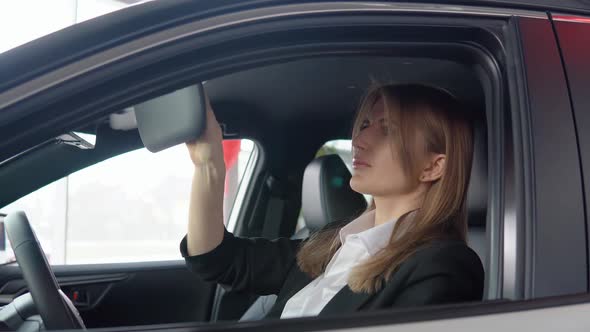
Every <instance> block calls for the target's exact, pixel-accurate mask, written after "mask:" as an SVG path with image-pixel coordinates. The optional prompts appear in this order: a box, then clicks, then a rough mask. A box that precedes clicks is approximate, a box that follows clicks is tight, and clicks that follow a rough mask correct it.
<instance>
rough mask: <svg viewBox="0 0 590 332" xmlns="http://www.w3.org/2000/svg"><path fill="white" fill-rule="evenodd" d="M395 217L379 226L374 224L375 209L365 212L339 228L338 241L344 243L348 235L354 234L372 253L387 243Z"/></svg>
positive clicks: (395, 220)
mask: <svg viewBox="0 0 590 332" xmlns="http://www.w3.org/2000/svg"><path fill="white" fill-rule="evenodd" d="M396 222H397V219H392V220H390V221H388V222H385V223H383V224H381V225H379V226H375V227H373V225H374V224H375V210H372V211H369V212H366V213H364V214H362V215H361V216H360V217H358V218H356V219H355V220H353V221H351V222H350V223H348V224H347V225H346V226H344V227H342V228H341V229H340V234H339V235H340V243H342V244H343V245H344V243H345V242H346V238H347V237H348V236H349V235H352V234H356V235H357V236H356V237H357V238H358V239H359V240H360V242H361V243H362V244H363V246H364V247H365V248H366V249H367V250H368V252H369V253H370V254H371V255H372V254H374V253H375V252H377V251H379V250H380V249H382V248H384V247H385V246H386V245H387V244H388V243H389V239H390V237H391V233H392V232H393V228H394V227H395V223H396Z"/></svg>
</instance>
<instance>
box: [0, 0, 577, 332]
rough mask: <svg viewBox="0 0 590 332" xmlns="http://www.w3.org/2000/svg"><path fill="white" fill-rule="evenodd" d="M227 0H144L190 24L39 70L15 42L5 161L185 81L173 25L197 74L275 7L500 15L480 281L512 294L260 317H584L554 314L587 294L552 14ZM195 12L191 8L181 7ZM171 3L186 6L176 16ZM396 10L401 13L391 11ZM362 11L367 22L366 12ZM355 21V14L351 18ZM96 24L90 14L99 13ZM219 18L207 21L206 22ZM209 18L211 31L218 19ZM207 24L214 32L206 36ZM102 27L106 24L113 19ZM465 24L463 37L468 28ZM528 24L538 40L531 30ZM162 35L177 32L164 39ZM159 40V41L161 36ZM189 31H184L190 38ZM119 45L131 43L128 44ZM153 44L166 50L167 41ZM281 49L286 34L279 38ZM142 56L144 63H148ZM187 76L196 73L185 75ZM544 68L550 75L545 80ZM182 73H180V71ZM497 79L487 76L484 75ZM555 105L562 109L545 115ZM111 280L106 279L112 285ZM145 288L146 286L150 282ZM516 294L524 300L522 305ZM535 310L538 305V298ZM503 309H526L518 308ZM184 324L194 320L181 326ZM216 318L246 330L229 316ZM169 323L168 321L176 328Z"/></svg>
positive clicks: (537, 321) (413, 321)
mask: <svg viewBox="0 0 590 332" xmlns="http://www.w3.org/2000/svg"><path fill="white" fill-rule="evenodd" d="M227 4H229V2H219V3H216V4H215V5H212V4H210V3H208V4H198V5H197V4H178V5H177V6H175V5H173V4H170V3H169V2H168V3H167V4H149V5H148V6H147V7H145V8H140V9H146V10H147V12H146V14H145V15H146V16H145V17H143V18H145V19H146V20H147V22H148V23H145V24H146V26H150V25H149V19H150V17H151V19H153V21H152V23H155V22H156V21H157V22H158V23H160V24H162V26H163V25H164V23H163V22H165V18H166V17H167V18H170V17H174V16H176V17H175V18H178V17H183V18H184V19H185V20H186V21H185V22H189V21H190V20H191V19H192V20H194V22H193V21H191V23H193V24H192V25H190V24H187V26H181V25H179V26H177V27H173V24H172V23H170V22H169V25H168V26H167V28H169V29H170V30H166V32H167V34H165V33H164V32H163V31H164V30H162V33H161V34H158V32H156V31H154V30H155V29H156V28H155V27H154V26H150V27H149V28H146V29H148V30H149V29H154V30H151V32H150V33H152V35H148V33H147V32H145V31H144V30H142V33H143V34H144V35H142V38H143V39H142V38H140V37H138V36H139V35H140V33H139V32H138V31H134V30H133V29H131V28H129V29H130V32H128V34H126V35H125V36H126V38H127V39H126V40H125V38H119V39H116V38H114V37H113V36H106V37H104V40H103V41H102V43H100V42H98V43H95V45H96V44H98V45H102V47H103V48H102V49H101V50H100V51H98V50H97V49H100V47H95V48H93V49H92V52H91V51H90V50H89V49H88V48H85V47H82V46H80V45H81V44H76V48H77V49H72V50H71V52H73V53H74V54H76V55H77V56H78V58H76V61H74V60H73V57H69V58H67V60H68V61H71V63H66V60H62V59H59V60H58V59H57V58H53V59H51V61H48V64H47V65H46V66H45V67H41V66H40V65H38V64H37V65H35V64H34V62H31V60H28V59H23V60H21V61H16V60H15V58H16V57H17V56H18V55H20V54H21V53H18V52H14V53H12V54H11V55H10V56H11V58H8V59H10V60H14V61H15V66H14V68H12V70H14V72H15V75H14V76H13V78H12V79H10V80H8V81H6V82H3V83H2V85H1V86H0V89H1V90H0V91H1V92H0V105H2V106H3V109H2V111H3V116H2V117H1V118H0V128H2V129H3V130H2V136H1V138H2V139H1V140H0V155H1V156H2V158H3V159H2V160H4V159H7V158H11V157H14V154H15V153H16V152H17V151H20V150H21V149H22V146H30V147H33V146H35V144H36V143H38V142H39V141H43V140H47V139H50V138H52V137H55V136H56V135H57V134H59V133H61V132H62V131H63V130H65V129H66V128H69V127H72V126H75V124H77V123H81V122H82V120H81V117H82V118H83V117H90V116H92V115H96V114H99V113H100V112H103V113H104V114H107V113H108V112H109V111H112V110H113V109H115V108H116V107H118V106H121V105H124V104H125V103H127V104H128V103H131V102H132V101H137V100H140V99H141V98H147V97H148V96H149V95H150V93H152V94H156V93H157V92H163V90H165V89H173V88H174V87H175V84H176V86H180V85H182V83H184V82H178V81H177V82H176V83H170V77H169V76H166V75H164V74H162V73H163V72H166V73H170V72H172V71H174V70H178V68H179V67H182V66H183V65H186V62H185V63H183V62H182V60H183V59H185V58H182V57H178V58H176V59H174V60H175V61H169V62H166V59H168V58H166V57H165V56H164V55H165V54H166V52H165V51H170V52H171V50H172V49H174V48H173V47H172V46H174V47H176V48H175V49H174V51H175V52H176V53H177V55H178V53H180V50H182V49H183V48H184V49H186V48H188V46H189V45H190V43H189V40H188V38H187V39H185V40H181V38H178V39H179V40H175V38H176V37H177V36H181V35H182V36H186V35H190V34H191V33H193V34H195V35H197V36H199V37H202V38H198V42H199V45H200V46H201V47H202V49H199V51H200V52H193V53H191V54H188V55H186V58H189V55H190V57H191V58H192V59H191V61H194V59H195V58H194V57H198V56H200V57H202V58H198V59H199V60H200V61H198V63H199V66H200V67H199V66H196V67H194V68H193V69H194V70H195V72H197V70H200V72H197V73H200V74H202V73H203V72H205V73H206V72H207V70H210V71H212V70H213V69H212V68H215V69H216V70H217V71H218V72H217V74H219V73H221V72H223V70H226V71H227V70H229V69H228V68H230V69H231V68H232V67H231V64H232V63H233V62H235V57H232V55H233V53H237V52H238V51H240V52H243V53H242V54H240V55H241V56H243V57H244V58H247V57H248V56H249V57H250V60H251V61H254V60H253V58H255V57H256V56H259V54H257V53H256V52H252V53H248V51H251V49H250V48H249V47H250V46H252V45H263V46H269V45H270V46H272V45H273V42H272V40H270V41H269V40H267V39H254V38H250V39H248V37H252V31H260V30H257V29H261V27H260V26H256V27H252V26H247V25H246V29H235V30H232V29H227V30H225V29H226V28H227V27H228V26H231V24H232V23H233V24H235V25H238V22H239V23H240V24H241V23H243V22H255V21H256V20H261V21H262V20H265V19H268V18H270V17H273V18H274V17H277V16H281V17H284V18H285V21H287V20H286V18H297V24H302V22H304V20H303V18H306V19H310V22H309V24H311V23H313V24H314V25H321V24H326V22H328V20H327V18H326V17H323V16H322V15H323V14H325V13H332V14H333V13H340V14H344V13H353V14H359V15H358V16H357V17H355V19H359V17H360V14H361V13H364V14H367V13H371V14H372V13H375V12H378V13H380V14H383V16H384V17H389V16H391V17H395V18H398V19H400V20H401V22H404V20H405V19H406V16H409V15H408V13H414V14H415V15H417V16H418V15H419V14H423V13H425V12H426V13H428V14H429V15H426V18H424V17H420V18H421V19H423V20H424V21H422V24H423V25H426V22H429V24H434V23H433V22H432V21H428V19H429V18H432V17H439V16H440V17H443V18H445V19H447V20H448V19H453V24H459V23H457V22H459V21H460V22H462V23H463V24H467V23H468V24H467V25H469V26H470V27H473V25H477V23H478V22H483V23H482V24H486V25H487V24H489V25H488V26H487V27H488V28H489V30H494V31H497V30H495V29H497V28H498V26H496V25H494V24H493V23H494V22H490V21H487V20H486V19H488V18H490V17H492V18H494V19H496V20H498V21H500V22H501V23H502V25H501V28H502V29H503V31H504V32H506V34H505V35H502V36H503V37H504V39H503V40H502V41H501V42H502V43H503V44H502V46H503V48H501V49H499V50H496V51H498V52H500V54H501V55H502V57H501V58H502V59H501V61H499V62H497V63H493V64H492V65H493V66H501V67H502V70H501V71H499V74H500V76H501V77H498V82H500V86H497V87H496V89H494V90H493V91H494V93H495V94H493V96H494V98H497V99H491V100H490V101H489V103H490V104H489V105H492V106H490V107H492V109H493V110H494V112H493V113H491V114H490V115H489V116H490V118H489V121H490V123H493V126H492V127H491V128H490V129H491V131H492V132H491V134H490V138H491V139H492V142H491V143H492V147H493V148H492V150H491V152H490V156H492V157H494V158H491V159H492V162H493V163H494V164H493V166H490V170H491V172H490V174H491V175H492V181H493V182H492V186H491V187H492V189H491V193H492V194H491V197H492V198H491V199H490V202H489V203H490V204H491V206H492V211H493V212H491V213H493V215H492V216H490V220H493V221H495V220H498V222H499V224H498V225H496V224H495V223H494V224H492V225H490V227H491V230H492V234H491V235H490V238H491V241H492V245H491V247H492V249H494V250H492V252H491V253H492V255H494V256H493V257H492V258H491V261H492V263H491V266H493V267H494V269H493V270H492V271H491V273H492V274H491V275H490V276H489V278H492V279H493V280H494V283H493V284H492V286H491V288H490V289H488V293H489V294H491V295H493V296H490V298H492V299H501V298H505V299H514V300H516V301H514V302H512V303H505V302H500V303H497V302H491V303H483V304H474V305H472V306H460V305H459V306H450V307H441V308H423V309H412V310H401V311H399V312H395V313H391V312H382V313H366V314H363V315H359V316H355V317H337V318H334V319H331V318H327V319H324V320H320V319H316V318H309V319H301V320H295V321H284V322H275V323H273V324H271V325H270V326H271V327H270V328H271V329H272V328H275V329H277V330H278V329H281V328H290V329H292V330H295V329H297V328H302V329H309V330H329V329H337V328H355V327H356V328H358V329H359V330H360V329H366V328H367V326H371V327H370V328H371V329H373V330H379V329H389V328H391V327H392V326H395V324H399V323H405V324H404V325H403V328H405V329H416V330H419V329H423V330H428V329H430V330H434V329H436V330H438V331H440V327H441V324H445V327H447V328H449V329H451V328H453V329H455V328H456V329H461V328H463V329H466V328H474V327H477V328H479V329H482V330H483V329H488V330H492V329H493V330H497V329H502V328H506V329H509V328H511V327H514V325H513V324H515V322H516V324H522V325H527V326H529V327H539V328H543V327H544V326H546V325H543V324H547V319H549V317H551V318H553V319H554V318H555V317H556V316H555V315H557V314H562V316H559V318H561V319H563V320H569V319H580V320H578V321H582V322H583V321H584V320H583V317H581V316H580V312H579V311H575V310H570V311H569V315H565V314H564V311H566V310H568V309H572V308H571V307H572V306H574V305H576V304H579V303H583V300H582V299H581V298H580V297H568V296H569V295H570V294H576V293H580V292H585V291H586V290H587V275H586V272H585V271H586V264H587V263H586V260H587V258H586V251H585V248H586V239H585V231H584V230H585V228H584V227H585V223H584V216H583V214H584V212H583V206H582V204H581V202H582V190H581V184H580V183H581V174H580V169H579V165H578V157H579V156H578V151H577V149H576V137H575V135H574V134H572V133H571V131H572V129H573V126H574V124H573V121H572V116H571V109H570V108H569V103H568V98H569V96H568V90H567V85H566V82H565V76H564V74H563V69H562V68H561V62H560V58H559V52H558V49H557V44H556V41H555V37H554V35H553V32H552V28H551V22H550V20H549V19H548V17H547V15H546V14H545V13H544V12H542V11H515V10H510V9H503V8H479V7H476V8H470V9H472V10H471V11H465V10H463V9H460V8H459V9H458V8H457V7H453V6H442V7H420V6H419V5H418V6H412V5H409V6H407V7H404V5H403V4H401V5H399V6H396V5H391V6H387V5H383V4H375V3H370V2H367V3H366V4H363V3H352V4H349V3H347V4H340V3H333V4H326V3H321V4H313V3H306V4H305V5H298V4H291V5H288V6H287V5H285V6H283V7H281V6H278V5H277V6H275V7H264V6H263V5H260V3H257V4H256V5H260V7H256V6H255V3H254V2H252V3H247V2H243V3H239V4H238V5H235V7H232V5H229V6H228V7H224V6H225V5H227ZM160 6H161V7H160ZM193 6H194V7H193ZM140 9H136V10H129V11H127V12H126V13H123V14H129V15H130V16H133V15H139V14H140V11H139V10H140ZM148 9H149V10H148ZM475 9H477V10H475ZM156 10H162V12H161V15H157V14H156V13H157V11H156ZM191 10H193V11H194V13H192V14H188V13H190V11H191ZM224 10H225V11H226V12H224V14H225V15H229V16H225V17H224V16H223V15H222V14H221V13H222V12H223V11H224ZM258 10H260V11H258ZM180 12H183V13H187V14H186V15H185V16H183V15H182V14H181V13H180ZM402 13H403V14H404V15H401V14H402ZM306 14H307V15H308V16H306ZM120 15H122V14H119V16H117V15H113V16H111V17H108V18H105V19H104V21H101V22H102V23H105V22H107V21H108V20H110V19H114V18H115V17H116V18H118V19H120V18H123V16H120ZM150 15H153V16H150ZM216 15H219V17H217V16H216ZM232 15H235V16H232ZM430 15H431V16H430ZM344 16H345V15H344ZM197 18H198V19H197ZM205 18H207V19H205ZM316 18H320V19H321V20H315V21H314V20H313V19H316ZM371 18H372V19H373V22H374V21H375V17H371ZM224 19H225V20H224ZM345 19H348V20H351V17H350V16H347V17H345ZM494 19H492V21H493V20H494ZM131 21H133V19H131ZM177 21H182V20H180V19H178V20H177ZM343 21H345V20H343ZM135 22H136V23H137V21H135ZM345 22H346V21H345ZM349 22H350V21H349ZM355 22H358V21H356V20H355ZM92 23H93V24H99V21H96V22H92ZM215 23H216V24H217V25H214V24H215ZM266 23H268V22H266ZM271 23H273V24H276V23H277V22H271ZM398 24H399V22H398ZM270 25H271V24H268V25H267V26H266V27H265V28H267V29H268V27H269V26H270ZM89 26H90V25H87V27H89ZM340 26H342V22H340ZM159 27H161V26H159ZM213 27H217V28H218V29H219V30H214V28H213ZM221 27H223V28H224V29H221ZM123 28H124V27H123ZM282 28H284V27H282ZM162 29H164V28H162ZM248 29H251V30H248ZM502 29H498V30H502ZM210 30H214V33H212V32H211V31H210ZM106 31H107V32H109V33H111V34H113V35H116V34H115V31H113V30H109V29H107V30H106ZM273 32H276V31H273ZM478 32H479V30H478ZM120 33H121V32H120ZM183 33H184V34H185V35H183ZM466 35H469V34H468V33H466ZM538 35H542V36H544V38H542V39H541V40H536V39H535V38H536V36H538ZM170 36H173V37H172V38H169V37H170ZM228 36H231V39H237V40H238V41H239V43H237V42H236V43H234V44H231V43H229V42H228V43H226V44H221V43H220V44H221V46H223V47H221V46H220V45H216V44H215V43H216V42H218V43H219V42H220V41H222V40H223V41H227V40H229V39H230V38H229V37H228ZM238 36H239V37H238ZM148 37H149V38H148ZM167 37H168V38H169V39H166V38H167ZM82 38H83V36H82V35H80V36H72V40H74V41H78V42H79V43H82ZM134 38H136V39H134ZM224 38H226V39H224ZM239 38H243V40H240V39H239ZM114 40H116V42H115V41H114ZM195 40H197V39H195ZM195 40H191V41H192V42H193V43H194V42H195ZM254 40H257V42H256V43H255V44H248V43H246V42H245V41H249V42H253V41H254ZM274 40H275V41H276V40H277V39H274ZM278 40H280V39H278ZM44 41H45V42H47V43H49V42H50V41H52V39H51V38H48V39H45V40H44ZM281 41H285V40H281ZM95 42H96V40H95ZM126 42H127V43H128V44H125V43H126ZM175 42H178V43H175ZM180 42H185V43H184V44H182V43H180ZM491 42H492V43H494V42H495V41H493V40H492V41H491ZM264 43H267V44H264ZM64 45H69V44H64ZM162 45H167V46H169V47H168V48H165V47H163V46H162ZM192 46H193V47H194V45H192ZM207 46H209V48H207ZM216 46H217V48H216ZM281 46H284V45H283V44H281ZM38 47H41V46H40V44H35V45H29V46H28V47H27V48H22V49H21V50H20V51H19V52H31V51H33V50H36V49H38ZM70 47H71V46H70ZM86 47H88V46H86ZM146 50H149V52H148V51H146ZM93 52H95V53H93ZM101 52H102V53H101ZM501 52H506V53H501ZM168 56H169V58H172V56H171V55H169V54H168ZM283 56H284V54H283ZM105 59H106V60H105ZM114 59H116V61H115V60H114ZM162 59H164V60H162ZM185 60H186V59H185ZM187 61H188V60H187ZM74 62H75V64H76V65H75V66H74V65H73V63H74ZM156 64H157V65H156ZM148 66H149V68H150V70H145V67H148ZM224 66H225V68H224ZM91 68H92V70H91ZM97 68H98V69H100V70H97ZM195 68H196V69H195ZM220 68H221V69H220ZM17 73H18V74H17ZM496 74H498V73H496ZM197 76H198V75H197V74H195V76H194V77H197ZM545 77H549V78H550V79H549V80H546V79H545ZM185 79H186V80H187V81H188V79H187V78H186V77H185ZM58 83H59V84H58ZM495 83H497V82H492V83H490V84H491V85H493V84H495ZM101 84H102V85H101ZM121 86H125V87H126V88H125V91H124V92H125V93H121V92H120V90H121V89H120V87H121ZM156 86H157V87H156ZM117 88H118V89H117ZM117 90H118V91H119V94H117ZM122 95H124V96H122ZM116 97H118V98H116ZM89 100H90V101H91V102H89ZM47 104H49V105H50V106H51V107H49V106H47ZM60 107H62V108H60ZM555 109H557V110H559V112H557V111H555V112H553V110H555ZM31 124H33V125H31ZM4 129H5V130H4ZM557 139H559V140H560V141H559V144H555V142H554V140H557ZM17 144H19V146H17ZM555 153H557V158H556V157H555V156H556V155H555ZM496 176H497V177H496ZM556 179H558V180H559V181H557V180H556ZM557 185H562V186H563V187H564V188H566V189H567V190H563V191H560V192H557V191H556V190H554V188H555V187H556V186H557ZM555 220H564V222H563V223H561V224H556V223H555ZM555 237H557V238H560V239H567V243H566V241H565V240H562V241H554V238H555ZM582 249H583V250H582ZM150 268H153V266H148V269H150ZM176 271H178V270H176ZM103 272H108V273H107V275H108V276H109V277H111V278H115V277H116V276H117V275H118V274H120V273H122V272H125V271H124V270H121V269H120V270H117V269H111V270H109V269H104V270H102V271H101V270H100V269H99V270H93V273H94V274H98V273H100V274H101V275H102V274H103ZM150 280H153V279H150ZM116 281H117V280H108V282H116ZM119 281H120V280H119ZM185 281H186V280H185ZM151 285H152V287H153V285H154V284H153V281H152V283H151ZM127 286H128V287H130V288H132V287H133V284H131V283H130V284H128V285H127ZM146 287H147V283H146ZM545 296H565V298H558V299H552V300H547V301H543V300H541V302H535V301H536V300H538V299H542V298H543V297H545ZM521 300H528V301H522V302H519V301H521ZM565 305H569V307H565ZM540 307H542V308H543V309H539V308H540ZM547 308H550V309H547ZM533 309H538V310H533ZM543 310H554V311H553V313H554V315H553V316H549V315H545V313H546V311H543ZM513 311H527V312H526V313H521V314H520V315H519V314H517V313H513ZM437 319H444V320H441V321H439V320H437ZM586 319H587V318H586ZM423 320H429V322H423ZM257 324H258V325H257ZM377 325H379V326H377ZM383 325H391V326H383ZM187 326H189V327H190V326H194V325H184V326H179V327H178V328H179V329H180V328H186V327H187ZM225 327H227V328H228V329H229V328H234V327H236V328H242V327H240V326H239V325H231V324H228V325H226V326H225ZM167 328H168V329H172V327H167ZM248 328H249V329H250V330H254V329H261V328H268V327H267V326H266V325H264V323H262V322H261V323H251V325H249V326H248V327H246V328H245V329H246V330H247V329H248ZM400 328H402V326H400Z"/></svg>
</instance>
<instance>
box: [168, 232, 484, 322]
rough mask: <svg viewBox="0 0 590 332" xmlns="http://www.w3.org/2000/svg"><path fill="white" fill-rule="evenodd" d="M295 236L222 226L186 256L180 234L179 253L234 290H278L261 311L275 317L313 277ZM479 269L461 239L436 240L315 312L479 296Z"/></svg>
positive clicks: (195, 267) (204, 276)
mask: <svg viewBox="0 0 590 332" xmlns="http://www.w3.org/2000/svg"><path fill="white" fill-rule="evenodd" d="M300 243H301V240H291V239H287V238H279V239H276V240H268V239H264V238H251V239H247V238H239V237H235V236H234V235H233V234H232V233H229V232H228V231H227V230H226V231H225V234H224V237H223V241H222V242H221V244H219V246H217V247H216V248H215V249H213V250H211V251H210V252H207V253H205V254H202V255H195V256H188V254H187V248H186V236H185V237H184V238H183V239H182V241H181V243H180V252H181V253H182V256H183V257H184V258H185V260H186V264H187V267H188V268H189V269H190V270H191V271H193V272H195V273H196V274H198V275H199V276H200V277H201V278H202V279H204V280H206V281H213V282H217V283H219V284H221V285H223V286H225V287H226V288H229V289H231V290H236V291H247V292H252V293H256V294H259V295H268V294H278V297H277V301H276V302H275V305H274V307H273V308H272V309H271V311H270V312H269V313H268V315H267V316H266V317H267V318H279V317H280V316H281V313H282V312H283V308H284V307H285V304H286V303H287V301H288V300H289V299H290V298H291V297H292V296H293V295H295V294H296V293H297V292H298V291H299V290H301V289H302V288H303V287H305V286H306V285H307V284H308V283H309V282H311V281H312V280H313V279H312V278H310V277H309V276H308V275H306V274H305V273H303V272H302V271H301V270H300V269H299V267H298V265H297V263H296V260H295V255H296V253H297V250H298V247H299V245H300ZM483 280H484V271H483V266H482V264H481V261H480V259H479V257H478V256H477V254H476V253H475V252H474V251H473V250H471V249H470V248H469V247H468V246H467V245H465V244H464V243H463V242H461V241H451V240H441V241H437V242H434V243H432V244H431V245H429V246H428V247H424V248H422V249H420V250H419V251H417V252H416V253H415V254H414V255H412V256H411V257H410V258H408V259H407V260H406V261H405V262H404V263H402V264H401V265H400V267H399V269H398V270H397V271H396V272H395V273H394V274H393V275H392V276H391V278H390V279H389V281H388V282H387V283H385V284H384V285H383V287H382V288H381V290H380V291H378V292H376V293H374V294H365V293H354V292H352V291H351V290H350V288H349V287H348V286H345V287H344V288H342V289H341V290H340V291H339V292H338V293H337V294H336V295H335V296H334V297H333V298H332V299H331V300H330V302H328V303H327V304H326V306H325V307H324V308H323V309H322V311H321V312H320V314H319V315H320V316H323V315H330V314H342V313H348V312H354V311H361V310H371V309H382V308H397V307H408V306H418V305H426V304H443V303H453V302H464V301H479V300H481V299H482V295H483Z"/></svg>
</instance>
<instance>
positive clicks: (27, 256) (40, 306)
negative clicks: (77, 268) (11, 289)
mask: <svg viewBox="0 0 590 332" xmlns="http://www.w3.org/2000/svg"><path fill="white" fill-rule="evenodd" d="M4 224H5V226H6V233H7V235H8V239H9V240H10V244H11V246H12V250H13V251H14V255H15V257H16V261H17V262H18V265H19V266H20V269H21V271H22V274H23V278H24V279H25V282H26V283H27V285H28V287H29V291H30V293H31V296H32V297H33V302H35V306H36V307H37V311H38V313H39V315H41V318H42V319H43V324H44V325H45V328H46V329H48V330H57V329H85V328H86V327H85V326H84V322H83V321H82V317H80V313H79V312H78V309H76V307H75V306H74V304H73V303H72V301H70V299H69V298H68V297H67V296H66V295H65V294H64V293H63V292H62V291H61V289H60V288H59V285H58V283H57V280H56V279H55V275H54V274H53V271H52V270H51V267H50V266H49V264H48V263H47V258H46V257H45V254H44V253H43V250H42V249H41V245H40V244H39V241H38V240H37V237H36V236H35V232H33V228H32V227H31V225H30V224H29V220H28V219H27V215H26V214H25V213H24V212H22V211H18V212H14V213H11V214H9V215H8V216H6V218H5V219H4Z"/></svg>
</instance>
